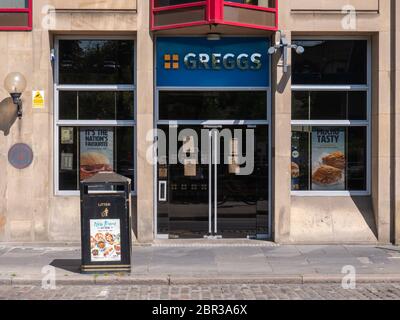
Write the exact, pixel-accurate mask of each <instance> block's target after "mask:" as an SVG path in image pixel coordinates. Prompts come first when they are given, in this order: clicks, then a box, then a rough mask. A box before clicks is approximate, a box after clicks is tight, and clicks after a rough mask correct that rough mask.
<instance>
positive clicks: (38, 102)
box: [32, 90, 44, 109]
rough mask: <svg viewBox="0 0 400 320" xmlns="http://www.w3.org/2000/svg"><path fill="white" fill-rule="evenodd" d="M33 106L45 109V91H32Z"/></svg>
mask: <svg viewBox="0 0 400 320" xmlns="http://www.w3.org/2000/svg"><path fill="white" fill-rule="evenodd" d="M32 107H33V108H34V109H44V91H43V90H36V91H32Z"/></svg>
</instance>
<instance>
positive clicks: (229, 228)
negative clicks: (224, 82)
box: [217, 126, 269, 238]
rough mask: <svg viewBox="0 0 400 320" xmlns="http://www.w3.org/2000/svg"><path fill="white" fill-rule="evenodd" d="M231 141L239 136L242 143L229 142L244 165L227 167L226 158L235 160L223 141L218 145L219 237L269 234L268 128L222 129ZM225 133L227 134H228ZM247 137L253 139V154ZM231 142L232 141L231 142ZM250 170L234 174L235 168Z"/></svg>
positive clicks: (253, 236) (237, 141)
mask: <svg viewBox="0 0 400 320" xmlns="http://www.w3.org/2000/svg"><path fill="white" fill-rule="evenodd" d="M226 129H228V130H229V131H230V132H231V135H232V137H235V133H234V132H235V130H236V131H238V130H239V131H241V132H242V137H243V138H242V141H240V140H234V139H231V143H232V144H236V145H235V146H232V149H233V150H235V149H237V148H239V150H242V152H241V153H242V154H241V155H243V157H245V158H246V162H245V163H244V164H243V165H236V164H235V161H232V162H233V164H227V163H226V160H225V159H226V158H227V157H232V156H233V157H236V156H237V154H236V155H234V154H235V152H237V151H231V150H229V149H228V150H227V148H226V146H225V145H224V143H222V141H223V139H221V144H220V161H219V163H221V164H220V165H219V166H218V180H217V184H218V186H217V188H218V190H217V197H218V207H217V210H218V215H217V219H218V220H217V224H218V234H219V235H222V237H223V238H247V237H251V238H255V237H256V235H257V234H268V233H269V230H268V211H269V210H268V209H269V208H268V170H269V169H268V127H267V126H257V127H256V128H251V129H250V128H247V127H238V126H229V127H228V126H224V128H223V130H225V131H226ZM229 131H228V132H229ZM246 134H249V135H250V134H252V135H254V140H253V141H254V153H253V154H251V153H249V150H250V149H251V148H250V147H249V146H248V145H247V141H246ZM232 140H233V141H232ZM245 166H247V167H248V168H249V170H248V172H246V174H243V175H239V174H237V169H238V167H242V168H243V167H245Z"/></svg>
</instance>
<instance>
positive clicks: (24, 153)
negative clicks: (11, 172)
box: [8, 143, 33, 169]
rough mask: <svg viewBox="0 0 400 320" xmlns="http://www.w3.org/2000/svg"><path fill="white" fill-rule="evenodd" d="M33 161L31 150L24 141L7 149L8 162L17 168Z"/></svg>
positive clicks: (21, 167) (23, 167) (26, 165)
mask: <svg viewBox="0 0 400 320" xmlns="http://www.w3.org/2000/svg"><path fill="white" fill-rule="evenodd" d="M32 161H33V152H32V149H31V147H30V146H28V145H27V144H25V143H17V144H14V145H13V146H12V147H11V148H10V150H9V151H8V162H9V163H10V164H11V165H12V166H13V167H14V168H17V169H25V168H27V167H29V166H30V165H31V163H32Z"/></svg>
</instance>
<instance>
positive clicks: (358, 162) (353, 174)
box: [347, 127, 367, 190]
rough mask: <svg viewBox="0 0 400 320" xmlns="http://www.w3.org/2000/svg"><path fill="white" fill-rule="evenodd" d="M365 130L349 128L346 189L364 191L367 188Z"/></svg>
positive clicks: (363, 128)
mask: <svg viewBox="0 0 400 320" xmlns="http://www.w3.org/2000/svg"><path fill="white" fill-rule="evenodd" d="M366 163H367V130H366V128H365V127H351V128H349V129H348V138H347V188H348V189H349V190H365V189H366V186H367V167H366Z"/></svg>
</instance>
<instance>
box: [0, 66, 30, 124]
mask: <svg viewBox="0 0 400 320" xmlns="http://www.w3.org/2000/svg"><path fill="white" fill-rule="evenodd" d="M4 88H5V89H6V90H7V91H8V93H9V94H10V96H11V98H12V99H13V103H14V104H15V105H16V106H17V116H18V118H19V119H21V118H22V99H21V95H22V93H23V92H24V91H25V89H26V79H25V77H24V76H23V75H22V74H21V73H19V72H12V73H10V74H8V76H7V77H6V79H5V80H4Z"/></svg>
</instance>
